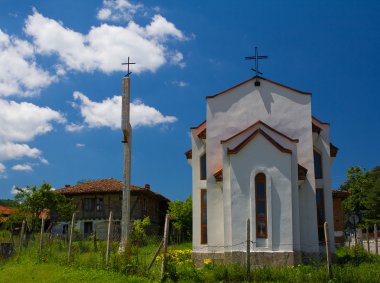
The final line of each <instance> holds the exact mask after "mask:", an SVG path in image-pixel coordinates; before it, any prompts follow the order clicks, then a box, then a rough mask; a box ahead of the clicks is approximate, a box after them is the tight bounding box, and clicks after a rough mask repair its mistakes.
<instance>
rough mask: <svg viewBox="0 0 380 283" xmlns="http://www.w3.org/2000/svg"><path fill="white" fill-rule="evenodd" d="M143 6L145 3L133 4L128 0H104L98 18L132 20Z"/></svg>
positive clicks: (117, 20)
mask: <svg viewBox="0 0 380 283" xmlns="http://www.w3.org/2000/svg"><path fill="white" fill-rule="evenodd" d="M142 8H143V5H141V4H132V3H130V2H129V1H128V0H103V6H102V8H101V9H100V10H99V12H98V14H97V18H98V19H99V20H102V21H114V22H119V21H130V20H132V18H133V16H134V15H135V14H136V12H137V11H138V10H140V9H142Z"/></svg>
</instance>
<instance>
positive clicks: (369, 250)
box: [366, 227, 371, 253]
mask: <svg viewBox="0 0 380 283" xmlns="http://www.w3.org/2000/svg"><path fill="white" fill-rule="evenodd" d="M366 236H367V251H368V252H369V253H370V252H371V248H370V246H369V227H367V235H366Z"/></svg>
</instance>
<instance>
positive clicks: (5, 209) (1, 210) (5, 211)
mask: <svg viewBox="0 0 380 283" xmlns="http://www.w3.org/2000/svg"><path fill="white" fill-rule="evenodd" d="M15 209H16V208H14V207H9V206H2V205H0V214H2V215H11V213H12V212H13V211H14V210H15Z"/></svg>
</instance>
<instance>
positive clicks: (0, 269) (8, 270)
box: [0, 260, 151, 283]
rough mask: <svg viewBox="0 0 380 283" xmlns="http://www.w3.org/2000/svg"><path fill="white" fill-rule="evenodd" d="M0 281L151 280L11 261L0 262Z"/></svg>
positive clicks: (96, 270)
mask: <svg viewBox="0 0 380 283" xmlns="http://www.w3.org/2000/svg"><path fill="white" fill-rule="evenodd" d="M0 282H1V283H2V282H4V283H5V282H7V283H12V282H83V283H84V282H91V283H96V282H151V281H150V280H148V279H146V278H143V277H138V276H127V275H123V274H121V273H116V272H110V271H106V270H99V269H92V268H73V267H69V266H62V265H59V264H54V263H43V264H39V263H37V264H36V263H33V262H28V261H22V262H16V261H15V260H14V261H10V262H7V263H1V264H0Z"/></svg>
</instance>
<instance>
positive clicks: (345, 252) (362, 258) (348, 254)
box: [335, 245, 378, 265]
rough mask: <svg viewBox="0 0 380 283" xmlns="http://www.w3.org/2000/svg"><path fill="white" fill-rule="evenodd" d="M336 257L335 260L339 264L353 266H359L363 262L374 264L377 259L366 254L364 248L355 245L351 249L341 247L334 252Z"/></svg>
mask: <svg viewBox="0 0 380 283" xmlns="http://www.w3.org/2000/svg"><path fill="white" fill-rule="evenodd" d="M335 254H336V256H337V260H338V263H339V264H347V263H352V264H355V265H359V264H361V263H364V262H368V263H371V262H375V261H376V260H378V258H377V257H376V256H375V255H373V254H370V253H368V252H367V251H366V250H364V248H363V247H362V246H360V245H356V246H354V247H352V248H349V247H341V248H339V249H337V250H336V252H335Z"/></svg>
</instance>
